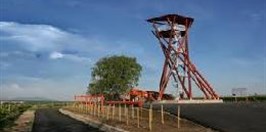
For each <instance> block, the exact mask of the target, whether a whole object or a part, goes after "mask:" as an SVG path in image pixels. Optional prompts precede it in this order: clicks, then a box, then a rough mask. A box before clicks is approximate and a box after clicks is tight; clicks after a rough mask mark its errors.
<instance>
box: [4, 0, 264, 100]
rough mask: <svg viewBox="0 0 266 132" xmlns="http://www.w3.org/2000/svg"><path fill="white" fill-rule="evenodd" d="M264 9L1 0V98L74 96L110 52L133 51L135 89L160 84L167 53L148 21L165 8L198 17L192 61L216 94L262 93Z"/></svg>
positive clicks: (226, 0) (229, 1)
mask: <svg viewBox="0 0 266 132" xmlns="http://www.w3.org/2000/svg"><path fill="white" fill-rule="evenodd" d="M265 12H266V1H264V0H252V1H243V0H223V1H222V0H221V1H213V0H205V1H197V0H191V1H187V0H177V1H167V2H164V1H163V0H161V1H159V0H155V1H153V2H151V1H149V0H129V1H123V0H113V1H108V0H105V1H103V0H97V1H92V0H91V1H90V0H58V1H54V0H19V1H18V0H0V74H1V76H0V77H1V78H0V83H1V84H0V90H1V91H0V92H1V93H0V95H1V97H0V98H13V97H47V98H52V99H58V100H69V99H72V98H73V95H74V94H82V93H85V91H86V86H87V84H88V82H89V80H90V72H91V67H92V66H93V65H94V63H95V62H96V61H97V60H98V59H99V58H101V57H104V56H107V55H113V54H118V55H121V54H123V55H128V56H135V57H136V58H137V60H138V62H139V63H140V64H141V65H142V66H143V72H142V76H141V79H140V86H139V87H141V88H143V89H149V90H158V83H159V79H160V75H161V69H162V62H163V59H164V57H163V54H162V52H161V49H160V47H159V45H158V42H157V40H156V39H155V37H154V36H153V35H152V33H151V32H150V31H151V29H152V27H151V26H150V25H149V24H148V23H147V22H146V21H145V20H146V19H147V18H150V17H155V16H160V15H163V14H167V13H178V14H182V15H186V16H190V17H193V18H194V19H195V22H194V23H193V25H192V27H191V30H190V38H189V44H190V53H191V59H192V61H193V63H194V64H195V65H196V66H197V68H198V69H199V70H200V72H201V73H202V74H203V75H204V76H205V77H206V78H207V79H208V80H209V82H210V83H211V85H212V86H213V87H214V89H215V90H216V91H217V92H218V93H219V94H220V95H230V94H231V89H232V88H238V87H245V88H248V92H249V93H250V94H254V93H259V94H266V82H265V80H266V77H265V76H266V68H265V67H266V37H265V36H266V26H265V24H266V13H265ZM168 92H171V91H168ZM195 94H197V93H195Z"/></svg>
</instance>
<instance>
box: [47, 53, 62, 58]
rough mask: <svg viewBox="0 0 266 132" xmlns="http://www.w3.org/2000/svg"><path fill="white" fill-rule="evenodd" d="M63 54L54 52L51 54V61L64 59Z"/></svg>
mask: <svg viewBox="0 0 266 132" xmlns="http://www.w3.org/2000/svg"><path fill="white" fill-rule="evenodd" d="M63 56H64V55H63V54H62V53H60V52H52V53H51V54H50V58H51V59H60V58H63Z"/></svg>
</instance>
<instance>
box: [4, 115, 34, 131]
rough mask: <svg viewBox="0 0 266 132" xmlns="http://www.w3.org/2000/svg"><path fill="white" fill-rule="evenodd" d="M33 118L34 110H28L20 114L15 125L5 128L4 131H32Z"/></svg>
mask: <svg viewBox="0 0 266 132" xmlns="http://www.w3.org/2000/svg"><path fill="white" fill-rule="evenodd" d="M33 119H34V111H33V110H27V111H25V112H24V113H22V114H21V115H20V116H19V118H18V119H17V120H16V121H15V124H14V126H13V127H11V128H7V129H5V130H4V132H30V131H31V128H32V122H33Z"/></svg>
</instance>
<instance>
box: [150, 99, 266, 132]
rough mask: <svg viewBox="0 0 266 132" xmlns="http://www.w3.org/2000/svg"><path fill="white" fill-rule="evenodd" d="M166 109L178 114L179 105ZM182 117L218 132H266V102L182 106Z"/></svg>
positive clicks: (169, 106)
mask: <svg viewBox="0 0 266 132" xmlns="http://www.w3.org/2000/svg"><path fill="white" fill-rule="evenodd" d="M164 107H165V109H166V110H167V111H168V112H170V113H173V114H175V113H177V105H173V104H168V105H165V106H164ZM154 108H155V109H158V108H159V106H154ZM181 117H183V118H187V119H189V120H192V121H194V122H197V123H199V124H202V125H203V126H207V127H211V128H213V129H216V130H218V131H225V132H266V102H264V103H238V104H236V103H223V104H193V105H191V104H190V105H181Z"/></svg>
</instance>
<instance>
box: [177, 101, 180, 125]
mask: <svg viewBox="0 0 266 132" xmlns="http://www.w3.org/2000/svg"><path fill="white" fill-rule="evenodd" d="M177 128H180V105H178V106H177Z"/></svg>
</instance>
